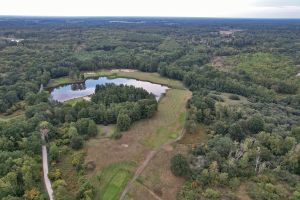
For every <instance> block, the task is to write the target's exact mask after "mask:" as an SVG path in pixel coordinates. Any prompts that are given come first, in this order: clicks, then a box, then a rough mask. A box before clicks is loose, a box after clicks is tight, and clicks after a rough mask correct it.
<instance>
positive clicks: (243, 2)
mask: <svg viewBox="0 0 300 200" xmlns="http://www.w3.org/2000/svg"><path fill="white" fill-rule="evenodd" d="M0 15H28V16H168V17H231V18H300V0H0Z"/></svg>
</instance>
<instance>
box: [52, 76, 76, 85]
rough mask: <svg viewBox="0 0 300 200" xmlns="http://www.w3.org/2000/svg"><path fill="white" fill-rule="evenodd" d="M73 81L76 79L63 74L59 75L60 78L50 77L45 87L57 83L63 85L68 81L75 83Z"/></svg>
mask: <svg viewBox="0 0 300 200" xmlns="http://www.w3.org/2000/svg"><path fill="white" fill-rule="evenodd" d="M75 82H77V81H75V80H72V79H71V78H69V77H68V76H63V77H60V78H56V79H51V80H50V82H49V83H48V85H47V87H48V88H51V87H57V86H59V85H64V84H68V83H75Z"/></svg>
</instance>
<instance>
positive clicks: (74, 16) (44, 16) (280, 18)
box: [0, 14, 300, 20]
mask: <svg viewBox="0 0 300 200" xmlns="http://www.w3.org/2000/svg"><path fill="white" fill-rule="evenodd" d="M0 17H37V18H101V17H103V18H105V17H106V18H109V17H111V18H195V19H197V18H198V19H201V18H202V19H266V20H268V19H271V20H272V19H273V20H274V19H275V20H300V17H295V18H294V17H258V18H256V17H205V16H130V15H127V16H126V15H124V16H121V15H120V16H118V15H107V16H105V15H1V14H0Z"/></svg>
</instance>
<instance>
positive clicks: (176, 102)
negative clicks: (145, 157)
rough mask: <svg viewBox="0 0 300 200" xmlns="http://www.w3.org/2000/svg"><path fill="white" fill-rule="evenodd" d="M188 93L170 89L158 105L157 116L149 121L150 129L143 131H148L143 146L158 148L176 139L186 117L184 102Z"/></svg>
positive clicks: (146, 128)
mask: <svg viewBox="0 0 300 200" xmlns="http://www.w3.org/2000/svg"><path fill="white" fill-rule="evenodd" d="M189 95H190V93H189V92H188V91H187V90H178V89H171V90H169V91H168V92H167V94H166V96H165V97H164V98H163V99H162V100H161V101H160V103H159V105H158V112H157V114H156V115H155V116H154V117H153V118H152V119H150V121H151V124H149V126H151V127H145V130H141V132H143V131H148V130H149V131H150V130H151V132H152V134H150V135H149V136H148V137H146V138H145V139H144V141H143V144H145V145H146V146H148V147H150V148H159V147H160V146H161V145H163V144H165V143H167V142H168V141H171V140H173V139H176V138H177V137H178V136H179V134H180V133H181V131H182V129H183V127H184V123H185V116H186V109H185V105H186V101H187V99H188V98H189Z"/></svg>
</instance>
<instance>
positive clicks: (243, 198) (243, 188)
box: [235, 183, 251, 200]
mask: <svg viewBox="0 0 300 200" xmlns="http://www.w3.org/2000/svg"><path fill="white" fill-rule="evenodd" d="M235 194H236V196H237V197H238V198H239V199H240V200H251V198H250V197H249V196H248V194H247V184H246V183H242V184H241V185H240V187H239V188H238V189H237V191H236V192H235Z"/></svg>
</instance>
